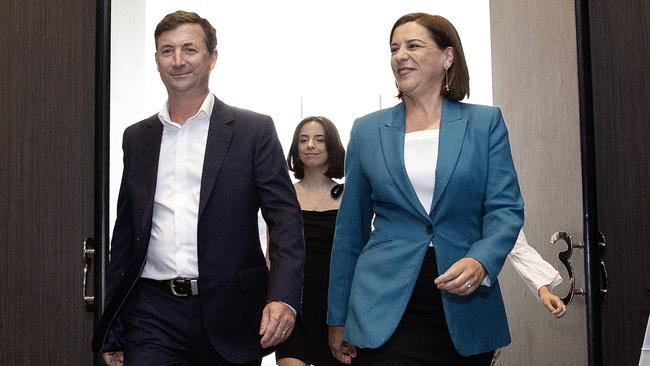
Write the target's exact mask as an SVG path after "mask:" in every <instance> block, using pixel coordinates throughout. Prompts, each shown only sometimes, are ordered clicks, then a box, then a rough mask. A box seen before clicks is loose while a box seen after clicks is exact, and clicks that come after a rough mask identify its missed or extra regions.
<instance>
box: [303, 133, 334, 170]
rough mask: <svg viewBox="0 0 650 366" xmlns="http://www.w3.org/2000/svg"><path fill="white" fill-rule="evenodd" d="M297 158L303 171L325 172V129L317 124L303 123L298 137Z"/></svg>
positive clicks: (326, 156) (326, 158) (326, 160)
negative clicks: (303, 168) (316, 170)
mask: <svg viewBox="0 0 650 366" xmlns="http://www.w3.org/2000/svg"><path fill="white" fill-rule="evenodd" d="M298 157H299V158H300V161H301V162H302V164H303V166H304V167H305V170H308V169H320V170H322V171H323V172H325V171H327V166H328V164H327V162H328V155H327V139H326V137H325V129H324V128H323V125H322V124H320V123H319V122H316V121H312V122H307V123H305V124H304V125H303V126H302V128H300V135H299V136H298Z"/></svg>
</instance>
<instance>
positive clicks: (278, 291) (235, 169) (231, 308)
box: [93, 98, 304, 363]
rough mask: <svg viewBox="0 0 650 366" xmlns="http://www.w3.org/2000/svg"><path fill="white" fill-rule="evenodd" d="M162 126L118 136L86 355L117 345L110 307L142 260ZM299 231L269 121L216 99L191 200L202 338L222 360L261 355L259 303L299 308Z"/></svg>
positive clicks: (152, 121) (115, 306) (138, 127)
mask: <svg viewBox="0 0 650 366" xmlns="http://www.w3.org/2000/svg"><path fill="white" fill-rule="evenodd" d="M162 130H163V126H162V123H161V122H160V120H159V119H158V116H157V115H154V116H152V117H150V118H147V119H145V120H143V121H141V122H138V123H136V124H134V125H132V126H130V127H129V128H127V129H126V131H125V132H124V140H123V147H122V148H123V150H124V172H123V175H122V183H121V187H120V193H119V197H118V202H117V218H116V222H115V229H114V232H113V239H112V243H111V260H110V265H109V271H108V275H107V278H106V287H107V305H106V308H105V309H104V313H103V315H102V318H101V320H100V322H99V325H98V327H97V329H96V332H95V336H94V340H93V349H94V351H95V352H99V351H100V350H103V351H108V350H119V349H121V347H122V345H121V337H120V332H121V329H120V326H119V325H120V324H119V323H120V322H119V311H120V308H121V307H122V305H123V304H124V302H125V301H126V298H127V296H128V295H129V293H130V291H131V290H132V289H133V287H134V286H135V284H136V282H137V280H138V278H139V277H140V274H141V272H142V269H143V267H144V262H145V259H146V253H147V247H148V245H149V237H150V233H151V219H152V212H153V203H154V196H155V192H156V178H157V169H158V157H159V152H160V141H161V138H162ZM260 208H261V210H262V215H263V216H264V219H265V221H266V222H267V224H268V230H269V239H270V241H269V254H270V260H271V264H272V268H271V270H270V272H269V271H268V269H267V267H266V262H265V259H264V255H263V253H262V249H261V245H260V241H259V236H258V226H257V213H258V210H259V209H260ZM302 225H303V224H302V216H301V214H300V206H299V204H298V201H297V199H296V194H295V191H294V188H293V185H292V183H291V180H290V179H289V175H288V172H287V165H286V161H285V160H284V154H283V152H282V147H281V145H280V142H279V140H278V138H277V134H276V131H275V127H274V125H273V121H272V120H271V118H270V117H268V116H264V115H261V114H257V113H254V112H251V111H247V110H243V109H238V108H234V107H231V106H228V105H226V104H224V103H223V102H221V101H220V100H218V99H216V98H215V101H214V107H213V110H212V114H211V116H210V127H209V131H208V138H207V143H206V150H205V159H204V163H203V173H202V177H201V193H200V199H199V217H198V238H197V246H198V248H197V249H198V265H199V276H200V279H199V294H200V295H199V298H200V302H201V307H202V309H203V314H204V319H203V322H204V324H205V328H206V330H207V333H208V336H209V337H210V340H211V342H212V344H213V345H214V347H215V348H216V350H217V352H219V354H220V355H221V356H222V357H224V358H225V359H226V360H228V361H230V362H233V363H245V362H250V361H252V360H254V359H260V358H261V357H262V354H263V350H262V349H261V346H260V336H259V334H258V332H259V327H260V321H261V318H262V310H263V308H264V306H265V305H266V303H267V302H269V301H275V300H277V301H282V302H284V303H286V304H289V305H291V306H292V307H294V309H299V308H300V301H301V291H302V266H303V262H304V239H303V233H302Z"/></svg>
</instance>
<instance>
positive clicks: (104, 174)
mask: <svg viewBox="0 0 650 366" xmlns="http://www.w3.org/2000/svg"><path fill="white" fill-rule="evenodd" d="M96 4H97V8H96V24H95V27H96V28H95V33H96V35H95V38H96V46H95V47H96V48H95V220H94V221H95V230H94V233H93V237H94V239H95V240H94V242H95V257H94V263H93V269H94V297H95V303H94V309H95V326H96V325H97V323H98V321H99V318H100V316H101V314H102V312H103V310H104V300H105V299H104V278H105V276H106V270H107V266H108V257H109V239H108V238H109V227H110V226H109V222H108V219H109V205H110V203H109V202H110V201H109V172H110V161H109V154H110V141H109V138H110V106H111V103H110V99H111V98H110V95H111V94H110V86H111V83H110V73H111V0H97V3H96ZM88 347H90V344H89V345H88ZM94 364H95V365H96V366H100V365H103V363H102V360H101V356H100V355H95V358H94Z"/></svg>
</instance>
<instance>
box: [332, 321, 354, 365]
mask: <svg viewBox="0 0 650 366" xmlns="http://www.w3.org/2000/svg"><path fill="white" fill-rule="evenodd" d="M344 329H345V328H344V327H333V326H330V327H329V344H330V349H331V350H332V355H333V356H334V358H336V359H337V360H338V361H339V362H342V363H344V364H348V365H349V364H351V363H352V359H353V358H355V357H357V349H356V348H355V347H354V346H353V345H351V344H350V343H348V342H346V341H345V340H343V330H344Z"/></svg>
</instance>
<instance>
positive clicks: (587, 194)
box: [575, 0, 603, 366]
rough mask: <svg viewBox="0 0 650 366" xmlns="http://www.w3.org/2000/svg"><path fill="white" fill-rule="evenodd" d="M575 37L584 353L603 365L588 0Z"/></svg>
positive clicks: (579, 1) (579, 11)
mask: <svg viewBox="0 0 650 366" xmlns="http://www.w3.org/2000/svg"><path fill="white" fill-rule="evenodd" d="M575 12H576V37H577V55H578V60H577V61H578V93H579V97H578V98H579V104H580V106H579V110H580V146H581V161H582V205H583V225H584V229H583V230H584V232H583V238H584V242H585V247H584V264H585V265H584V267H585V268H584V269H585V282H586V283H585V290H586V299H585V300H586V301H585V304H586V310H587V311H586V317H587V352H588V364H589V366H601V365H602V364H603V355H602V349H603V347H602V338H601V332H602V327H601V310H600V309H601V302H602V300H603V298H602V294H601V286H602V284H601V280H600V272H599V271H600V261H601V250H600V248H599V245H600V243H601V241H602V240H601V239H600V233H599V230H598V212H597V205H596V203H597V197H596V161H595V157H596V154H595V138H594V129H595V127H594V112H593V110H594V108H593V107H594V105H593V91H592V74H591V37H590V28H589V0H575Z"/></svg>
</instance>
